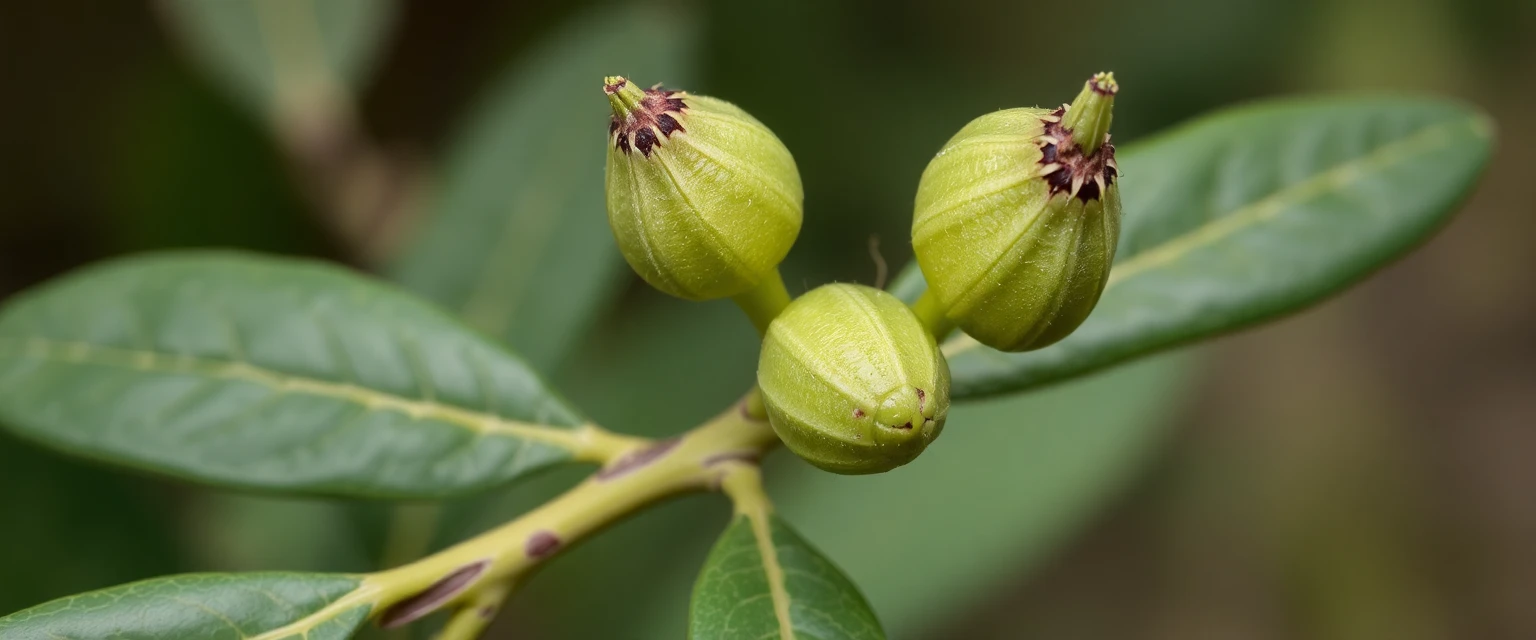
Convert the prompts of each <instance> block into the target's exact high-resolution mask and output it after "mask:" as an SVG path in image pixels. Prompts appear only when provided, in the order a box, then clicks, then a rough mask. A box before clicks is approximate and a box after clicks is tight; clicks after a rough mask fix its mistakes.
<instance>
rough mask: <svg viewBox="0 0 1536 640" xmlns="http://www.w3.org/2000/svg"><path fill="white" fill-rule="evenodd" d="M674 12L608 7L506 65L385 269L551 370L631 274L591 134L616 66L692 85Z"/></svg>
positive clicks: (599, 148) (683, 30) (685, 21)
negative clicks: (416, 234) (406, 242)
mask: <svg viewBox="0 0 1536 640" xmlns="http://www.w3.org/2000/svg"><path fill="white" fill-rule="evenodd" d="M691 23H692V20H691V19H690V18H689V16H688V15H687V14H686V13H685V12H684V11H683V10H682V9H681V8H677V9H673V8H658V7H654V6H646V7H644V8H640V7H630V8H615V7H603V8H602V10H601V11H594V12H591V13H588V14H586V15H583V16H581V17H580V18H579V19H576V20H573V21H572V22H571V23H570V24H568V25H565V26H563V27H562V28H561V29H560V30H559V31H558V32H557V33H555V34H553V37H551V38H550V39H549V41H548V42H546V43H543V44H540V45H539V46H537V47H535V48H534V49H533V50H531V51H529V52H528V54H527V55H526V57H525V58H524V59H522V60H520V61H519V63H518V64H517V65H515V66H513V67H510V68H509V69H508V70H507V74H506V75H505V77H504V79H503V80H501V81H500V82H499V83H498V85H497V86H496V87H495V88H494V90H493V91H492V93H491V95H490V97H489V100H487V101H486V102H485V104H483V105H482V106H481V108H480V109H479V110H478V111H477V112H476V114H475V117H474V118H472V119H471V120H470V121H469V123H468V126H467V127H465V129H464V131H463V135H461V136H459V139H458V141H457V142H456V143H455V144H454V145H453V149H452V153H451V154H450V156H449V159H448V165H447V169H446V171H445V175H444V181H443V184H442V188H441V190H440V192H439V194H438V197H437V198H436V201H435V203H434V206H433V207H432V218H431V219H430V220H429V222H428V223H427V225H426V228H425V230H424V232H423V233H422V234H421V235H420V238H419V239H418V240H417V241H416V242H415V243H414V244H412V245H411V246H410V247H408V248H407V250H406V252H405V253H404V255H403V256H402V257H401V259H400V260H399V261H398V263H397V264H395V265H394V267H393V268H392V269H391V270H390V271H391V274H392V275H393V277H394V278H395V279H396V280H397V281H399V282H400V283H402V284H404V285H405V286H406V287H407V288H410V289H411V290H412V291H416V292H418V293H420V294H422V295H424V296H427V297H428V298H431V299H432V300H434V301H437V302H439V303H441V304H442V305H444V306H445V307H448V308H450V309H453V310H455V311H458V312H459V313H460V314H461V315H462V316H463V317H464V319H465V321H466V322H469V323H470V325H471V326H474V327H475V328H478V329H480V330H483V331H485V332H487V333H489V334H491V335H493V336H496V337H499V338H503V339H505V340H507V341H508V342H509V343H510V344H511V345H512V346H513V348H515V349H517V350H518V352H519V353H521V354H523V355H525V356H526V357H527V358H528V361H529V362H530V363H532V364H533V365H534V367H536V368H537V369H539V370H540V371H543V372H546V373H549V372H553V371H554V369H555V367H556V366H558V365H559V364H560V363H561V362H562V361H563V360H564V359H565V356H566V355H567V352H568V351H569V350H570V349H571V347H573V346H574V345H575V344H576V343H577V340H578V338H579V337H580V336H581V335H582V334H583V332H584V331H585V330H586V329H587V328H588V327H589V326H590V324H591V320H592V317H593V316H594V315H595V314H596V312H597V311H598V310H599V309H601V308H602V307H603V306H604V304H605V302H606V301H607V300H608V299H609V298H610V297H611V294H612V293H613V291H614V289H615V286H616V285H618V284H620V283H622V282H623V274H624V273H626V272H627V269H626V268H625V267H624V261H623V259H622V258H621V257H620V255H619V251H618V249H617V248H616V247H615V246H614V243H613V232H611V231H609V230H608V218H607V215H606V212H605V209H604V206H603V154H604V149H606V147H605V146H604V145H603V144H602V140H598V139H595V138H594V137H593V136H594V135H596V136H597V137H598V138H601V137H602V136H601V135H599V134H600V132H602V131H604V127H606V126H607V122H608V114H609V106H608V103H607V101H606V100H604V99H603V96H602V90H601V80H602V78H603V77H604V76H609V75H613V74H615V73H620V72H622V73H625V74H630V75H631V76H632V77H635V78H644V79H645V82H647V83H652V82H666V83H667V84H668V86H671V87H674V88H676V87H687V86H688V81H689V78H690V76H691V74H690V73H689V72H690V71H691V67H692V65H691V64H689V62H688V55H687V54H688V51H689V49H690V47H691V44H692V43H693V40H694V38H693V29H692V28H691V26H690V25H691Z"/></svg>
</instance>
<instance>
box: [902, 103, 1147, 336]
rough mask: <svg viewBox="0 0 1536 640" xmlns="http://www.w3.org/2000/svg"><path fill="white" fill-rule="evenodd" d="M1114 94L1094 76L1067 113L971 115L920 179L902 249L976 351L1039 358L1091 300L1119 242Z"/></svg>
mask: <svg viewBox="0 0 1536 640" xmlns="http://www.w3.org/2000/svg"><path fill="white" fill-rule="evenodd" d="M1117 90H1118V86H1117V85H1116V84H1115V82H1114V78H1113V76H1112V75H1109V74H1099V75H1097V76H1094V78H1092V79H1090V80H1089V81H1088V84H1087V86H1086V87H1084V89H1083V92H1082V94H1081V95H1079V96H1078V98H1077V100H1075V101H1074V102H1073V103H1072V104H1071V105H1063V106H1062V107H1061V108H1058V109H1054V110H1049V109H1027V108H1021V109H1007V110H1003V111H998V112H995V113H989V114H987V115H984V116H981V117H979V118H976V119H975V120H972V121H971V122H970V123H969V124H967V125H966V126H965V127H964V128H962V129H961V130H960V132H959V133H957V134H955V136H954V137H953V138H951V139H950V140H949V142H948V143H947V144H945V145H944V148H943V149H942V150H940V151H939V153H938V155H937V156H935V157H934V158H933V160H932V161H931V162H930V163H929V165H928V168H927V169H926V170H925V171H924V172H923V177H922V182H921V183H920V185H919V186H918V192H917V199H916V203H915V206H914V215H913V220H912V246H913V250H914V252H915V253H916V254H917V261H918V265H919V266H920V267H921V268H922V270H923V276H924V277H925V278H926V280H927V281H928V286H929V288H930V290H931V291H932V293H933V294H934V295H937V296H938V299H939V302H940V303H941V304H942V305H943V307H944V308H945V309H946V315H947V317H948V318H949V319H950V320H951V321H953V322H954V323H955V324H956V325H958V326H959V327H960V329H961V330H963V331H965V332H966V333H967V334H970V335H971V337H973V338H975V339H976V340H977V341H978V342H981V343H982V344H985V345H987V346H990V347H992V348H995V349H1000V350H1003V351H1028V350H1031V349H1038V348H1041V347H1044V346H1047V345H1049V344H1051V343H1053V342H1056V341H1057V340H1060V339H1062V338H1064V337H1066V336H1067V335H1068V334H1070V333H1071V332H1072V331H1073V330H1074V329H1076V328H1077V327H1078V325H1080V324H1082V322H1083V320H1084V319H1086V318H1087V317H1088V314H1089V312H1091V311H1092V310H1093V307H1094V305H1096V304H1097V303H1098V299H1099V294H1100V293H1102V292H1103V290H1104V285H1105V283H1106V282H1107V281H1108V279H1109V270H1110V266H1111V265H1112V264H1113V262H1114V257H1115V244H1116V243H1117V242H1118V241H1119V237H1120V189H1119V186H1118V185H1116V178H1117V177H1118V169H1117V167H1116V165H1115V161H1114V146H1113V145H1111V144H1109V135H1108V131H1109V122H1110V112H1111V107H1112V105H1113V99H1114V94H1115V92H1116V91H1117Z"/></svg>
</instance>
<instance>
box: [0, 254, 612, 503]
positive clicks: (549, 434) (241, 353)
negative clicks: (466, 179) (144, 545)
mask: <svg viewBox="0 0 1536 640" xmlns="http://www.w3.org/2000/svg"><path fill="white" fill-rule="evenodd" d="M0 422H3V423H5V424H6V426H8V427H10V428H11V429H12V430H13V431H15V432H16V433H18V434H20V435H22V436H24V437H26V438H29V439H32V440H34V441H37V442H41V443H43V444H45V445H48V446H51V447H54V448H57V449H60V450H63V451H65V452H69V453H73V454H77V455H82V456H86V457H91V458H95V459H98V460H104V461H108V462H112V463H117V464H121V465H126V466H131V467H137V468H142V469H148V470H152V471H158V472H161V473H166V474H170V475H173V476H178V477H181V478H186V479H190V480H196V481H202V482H209V483H215V484H221V485H227V486H234V487H241V488H249V489H261V490H271V491H285V492H291V493H302V494H326V495H345V496H360V497H382V496H392V497H441V496H445V495H451V494H457V493H464V492H468V491H471V490H474V489H480V488H484V487H488V486H492V485H496V484H499V483H502V482H506V481H508V480H511V479H513V478H516V477H518V476H521V475H523V474H525V473H528V472H530V471H532V470H535V469H538V468H540V467H544V466H547V465H549V464H553V463H556V462H560V461H565V460H569V459H571V458H572V457H573V456H574V455H576V451H577V449H578V448H579V446H580V444H581V442H582V440H581V438H580V437H579V434H578V433H577V432H576V431H574V430H573V427H575V426H578V425H580V424H582V420H581V418H580V417H579V416H578V415H577V414H576V413H575V412H574V411H573V410H572V409H571V408H570V407H569V406H567V405H566V404H565V403H564V401H562V400H561V399H560V398H558V397H556V396H555V395H554V394H553V393H552V392H551V391H550V390H549V389H548V388H547V387H546V386H545V385H544V383H543V382H542V381H540V380H539V378H538V377H537V376H536V375H535V374H534V373H533V372H532V371H531V370H530V369H529V368H528V367H527V366H526V365H524V364H523V363H522V361H520V360H518V359H517V358H516V357H515V356H512V355H511V354H509V353H507V352H505V351H504V350H502V349H501V348H500V347H498V346H497V345H496V344H495V343H493V342H491V341H490V340H487V339H485V338H482V337H480V336H478V335H476V334H474V333H472V332H470V331H468V330H467V329H464V328H463V327H461V326H460V325H459V324H458V323H457V322H455V321H454V320H452V319H451V318H449V317H448V316H446V315H445V314H443V313H441V312H440V311H438V310H437V309H434V308H432V307H431V306H429V305H427V304H424V303H422V302H419V301H417V300H415V299H414V298H411V297H410V296H408V295H406V294H404V293H401V292H399V291H396V290H394V289H393V288H390V287H387V286H384V285H381V284H378V283H376V282H374V281H372V280H370V279H368V278H366V277H363V276H359V275H356V274H353V273H351V272H348V271H346V270H344V269H341V268H338V267H333V266H329V265H325V264H322V263H318V262H309V261H301V260H289V259H279V258H268V257H260V256H255V255H245V254H237V253H216V252H187V253H169V254H159V255H154V254H151V255H146V256H141V257H134V258H127V259H121V260H116V261H112V262H109V263H105V264H102V265H99V266H95V267H91V268H87V269H83V270H81V271H79V272H76V273H74V274H71V275H68V276H65V277H63V278H61V279H59V280H57V281H55V282H53V283H50V284H47V285H44V286H42V287H40V288H38V289H36V290H33V291H31V292H28V293H25V294H23V295H20V296H17V297H16V298H14V299H12V300H11V301H10V302H9V303H8V304H7V305H6V306H5V307H4V308H3V310H0Z"/></svg>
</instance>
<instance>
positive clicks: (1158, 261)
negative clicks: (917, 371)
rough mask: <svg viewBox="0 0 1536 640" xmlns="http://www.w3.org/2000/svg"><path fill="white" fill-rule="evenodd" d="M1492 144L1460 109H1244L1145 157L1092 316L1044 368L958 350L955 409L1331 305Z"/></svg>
mask: <svg viewBox="0 0 1536 640" xmlns="http://www.w3.org/2000/svg"><path fill="white" fill-rule="evenodd" d="M1491 137H1492V126H1491V124H1490V123H1489V121H1488V120H1487V118H1486V117H1484V116H1483V115H1482V114H1480V113H1478V112H1477V111H1475V110H1472V109H1469V108H1467V107H1464V106H1462V105H1459V104H1456V103H1452V102H1447V101H1442V100H1432V99H1409V98H1390V97H1355V98H1326V99H1310V100H1287V101H1278V102H1267V103H1261V104H1257V105H1253V106H1248V107H1243V108H1238V109H1233V110H1229V111H1226V112H1223V113H1219V114H1216V115H1214V116H1210V117H1207V118H1202V119H1200V120H1197V121H1195V122H1193V123H1191V124H1188V125H1185V126H1183V127H1180V128H1177V129H1175V130H1173V131H1171V132H1169V133H1166V134H1163V135H1160V136H1158V137H1156V138H1154V139H1152V140H1150V141H1147V142H1144V143H1139V144H1136V145H1132V146H1130V147H1128V148H1127V149H1126V151H1125V152H1124V153H1122V154H1121V155H1120V158H1119V162H1120V167H1121V170H1122V173H1123V177H1122V181H1121V196H1122V198H1123V200H1124V210H1125V214H1124V215H1125V218H1124V226H1123V230H1122V233H1121V236H1120V248H1119V252H1118V255H1117V263H1116V265H1115V268H1114V270H1113V272H1112V273H1111V274H1110V279H1109V284H1108V286H1107V287H1106V288H1105V290H1104V295H1103V297H1102V298H1101V299H1100V301H1099V305H1098V308H1097V309H1095V310H1094V312H1093V315H1091V316H1090V317H1089V318H1088V320H1087V321H1086V322H1085V323H1083V326H1082V327H1081V328H1079V329H1078V330H1077V332H1076V333H1073V334H1072V335H1071V336H1068V337H1067V338H1066V339H1065V340H1063V341H1061V342H1060V343H1057V344H1055V345H1053V346H1050V347H1047V348H1045V349H1042V350H1040V351H1036V352H1030V353H1020V354H1004V353H999V352H996V351H993V350H991V349H987V348H986V347H983V346H981V345H979V344H977V343H976V342H975V341H974V340H971V339H969V338H967V337H964V336H959V337H956V338H952V339H950V340H949V341H948V342H947V343H946V344H945V352H946V353H948V354H949V356H950V360H949V362H950V369H951V371H952V373H953V376H954V379H953V393H954V395H955V397H957V398H958V397H977V396H985V395H992V394H997V393H1005V392H1010V391H1018V390H1021V389H1026V388H1030V387H1035V386H1039V385H1042V384H1046V383H1049V382H1053V381H1056V380H1060V379H1062V378H1066V377H1070V376H1075V375H1080V374H1082V373H1086V372H1089V371H1093V370H1095V369H1100V368H1103V367H1106V366H1109V365H1112V364H1115V363H1117V362H1121V361H1124V360H1126V359H1129V358H1133V357H1136V356H1140V355H1143V354H1146V353H1150V352H1153V351H1157V350H1159V349H1165V348H1167V347H1170V346H1173V345H1178V344H1183V343H1187V342H1190V341H1193V340H1196V339H1199V338H1202V337H1206V336H1210V335H1214V334H1219V333H1223V332H1226V331H1231V330H1233V329H1236V328H1240V327H1243V326H1247V325H1251V324H1254V323H1257V322H1261V321H1264V320H1267V319H1270V318H1273V317H1276V316H1278V315H1281V314H1284V313H1287V312H1290V311H1294V310H1297V309H1300V308H1302V307H1305V306H1307V305H1309V304H1312V303H1314V302H1317V301H1318V300H1321V299H1322V298H1324V297H1326V296H1327V295H1329V294H1331V293H1334V292H1336V291H1338V290H1340V289H1342V288H1344V287H1346V286H1348V285H1349V284H1351V283H1353V282H1355V281H1357V280H1359V279H1360V278H1361V277H1363V276H1364V275H1366V274H1368V273H1370V272H1371V271H1372V270H1373V269H1375V268H1377V267H1380V266H1381V265H1383V264H1386V263H1388V262H1391V261H1392V260H1394V259H1396V258H1398V257H1399V256H1401V255H1402V254H1404V253H1405V252H1407V251H1408V250H1410V249H1411V248H1413V247H1414V246H1415V245H1416V244H1418V243H1419V242H1421V241H1423V240H1424V238H1425V237H1427V236H1428V235H1429V234H1430V233H1431V232H1433V231H1434V230H1435V229H1437V228H1438V227H1439V225H1440V224H1441V223H1442V222H1444V221H1445V219H1446V218H1448V217H1449V216H1450V214H1451V213H1453V212H1454V211H1455V209H1456V207H1457V205H1458V204H1460V202H1461V200H1462V198H1463V197H1465V195H1466V194H1467V192H1468V191H1469V190H1470V189H1471V187H1472V185H1473V184H1475V183H1476V182H1477V179H1478V176H1479V174H1480V173H1481V171H1482V169H1483V166H1484V164H1486V162H1487V161H1488V156H1489V152H1490V146H1491ZM914 277H917V276H915V275H907V276H904V277H903V278H902V279H901V280H900V281H899V282H900V283H903V284H904V285H911V284H913V282H914V281H913V280H911V278H914ZM908 288H910V287H908Z"/></svg>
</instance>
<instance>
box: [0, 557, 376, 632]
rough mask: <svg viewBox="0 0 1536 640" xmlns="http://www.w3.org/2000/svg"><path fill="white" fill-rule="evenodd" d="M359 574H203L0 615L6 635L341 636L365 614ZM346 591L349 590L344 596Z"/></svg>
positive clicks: (1, 629) (366, 606)
mask: <svg viewBox="0 0 1536 640" xmlns="http://www.w3.org/2000/svg"><path fill="white" fill-rule="evenodd" d="M361 584H362V578H360V577H357V576H349V575H342V574H326V573H204V574H190V575H182V576H171V577H167V578H156V579H154V580H145V581H143V582H134V583H130V584H125V585H122V586H117V587H112V588H109V589H102V590H100V591H92V592H90V593H82V594H80V595H75V596H69V597H67V598H60V599H58V600H54V601H52V602H47V603H44V604H40V605H38V606H36V607H32V608H31V609H26V610H23V611H18V612H16V613H13V614H11V615H8V616H5V617H4V618H0V637H3V638H5V639H6V640H59V639H61V638H80V639H84V638H112V639H113V640H166V639H171V638H178V639H179V638H185V639H187V640H191V639H193V638H195V639H197V640H258V639H259V640H301V639H302V640H342V639H343V638H350V637H352V633H353V632H355V631H356V630H357V628H358V627H359V626H361V625H362V624H363V622H364V621H365V620H366V619H367V618H368V612H369V610H370V609H371V605H370V604H369V603H368V602H367V601H365V600H363V599H362V598H360V597H358V595H357V594H359V593H360V592H361V590H359V589H358V586H359V585H361ZM349 594H352V595H350V597H349Z"/></svg>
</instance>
